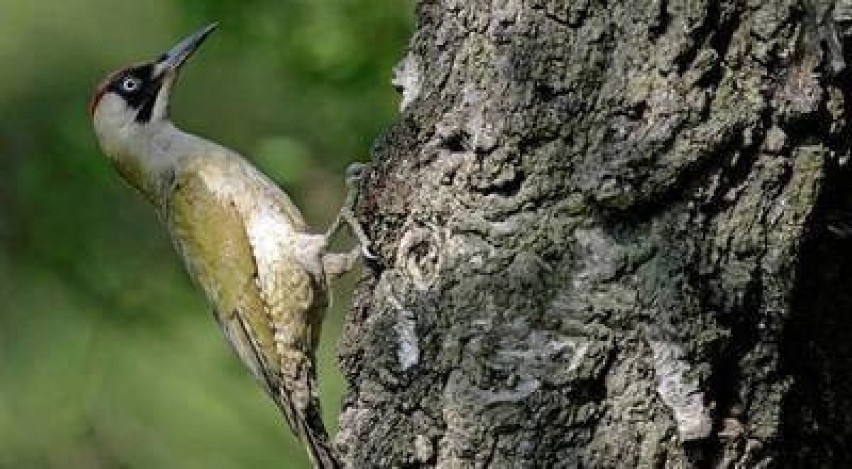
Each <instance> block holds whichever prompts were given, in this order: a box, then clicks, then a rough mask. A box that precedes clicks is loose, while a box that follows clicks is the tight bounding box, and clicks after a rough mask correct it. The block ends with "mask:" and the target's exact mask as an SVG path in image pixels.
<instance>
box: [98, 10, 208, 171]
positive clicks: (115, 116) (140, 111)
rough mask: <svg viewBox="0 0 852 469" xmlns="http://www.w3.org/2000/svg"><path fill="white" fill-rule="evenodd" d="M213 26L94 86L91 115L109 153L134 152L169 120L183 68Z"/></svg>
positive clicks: (100, 141)
mask: <svg viewBox="0 0 852 469" xmlns="http://www.w3.org/2000/svg"><path fill="white" fill-rule="evenodd" d="M214 29H216V24H211V25H209V26H206V27H204V28H202V29H201V30H199V31H197V32H195V33H193V34H191V35H189V36H187V37H186V38H185V39H183V40H182V41H180V42H179V43H178V44H177V45H175V46H174V47H172V48H171V49H170V50H169V51H168V52H166V53H164V54H162V55H160V56H159V57H158V58H157V59H156V60H153V61H150V62H145V63H141V64H137V65H133V66H130V67H127V68H123V69H121V70H118V71H116V72H113V73H111V74H109V75H108V76H107V77H106V78H105V79H104V80H103V81H102V82H101V83H100V84H99V85H98V86H97V87H96V88H95V90H94V92H93V93H92V99H91V101H90V102H89V114H90V116H91V118H92V121H93V123H94V127H95V133H96V134H97V137H98V141H99V143H100V145H101V147H102V148H103V150H104V152H106V153H107V155H109V156H110V157H112V158H120V157H122V155H119V154H118V153H122V152H128V151H132V148H133V147H134V146H135V145H138V144H139V142H138V140H139V139H140V137H144V136H145V135H146V134H148V133H149V130H150V129H154V128H157V127H162V124H163V123H167V122H168V121H169V99H170V96H171V90H172V87H173V85H174V83H175V82H176V81H177V77H178V74H179V72H180V69H181V67H182V66H183V64H184V63H186V61H187V59H188V58H189V57H190V56H191V55H192V54H193V52H195V51H196V50H197V49H198V47H199V46H200V45H201V43H202V42H204V39H206V38H207V36H208V35H210V33H211V32H213V30H214ZM134 156H136V155H134Z"/></svg>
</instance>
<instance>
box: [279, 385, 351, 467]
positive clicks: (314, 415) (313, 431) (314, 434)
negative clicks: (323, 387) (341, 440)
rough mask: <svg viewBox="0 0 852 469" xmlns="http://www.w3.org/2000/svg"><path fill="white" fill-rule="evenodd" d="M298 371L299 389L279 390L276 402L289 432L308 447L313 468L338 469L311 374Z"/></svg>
mask: <svg viewBox="0 0 852 469" xmlns="http://www.w3.org/2000/svg"><path fill="white" fill-rule="evenodd" d="M301 371H302V373H300V374H301V375H302V377H301V378H303V379H299V380H298V381H299V382H300V383H299V384H301V385H302V386H282V387H281V388H280V389H279V391H278V396H276V398H275V402H276V404H278V408H280V409H281V412H282V413H283V414H284V417H285V418H286V419H287V423H288V424H290V428H292V429H293V432H295V433H296V436H297V437H298V438H299V440H301V441H302V443H303V444H304V445H305V446H306V447H307V449H308V455H309V456H310V458H311V462H312V463H313V465H314V467H315V468H317V469H339V468H340V467H342V466H341V464H340V462H339V461H338V460H337V457H336V455H335V454H334V450H333V449H332V447H331V442H330V441H329V438H328V432H326V430H325V425H324V424H323V422H322V415H321V413H320V404H319V398H318V397H317V393H316V378H315V377H314V376H313V373H312V371H313V370H305V369H303V370H301ZM305 388H307V389H305Z"/></svg>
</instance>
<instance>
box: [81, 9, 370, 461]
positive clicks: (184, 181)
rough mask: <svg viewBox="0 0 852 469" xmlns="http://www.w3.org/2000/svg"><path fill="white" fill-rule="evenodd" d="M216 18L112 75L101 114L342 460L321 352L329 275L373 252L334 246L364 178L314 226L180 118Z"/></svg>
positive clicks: (268, 381)
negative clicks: (324, 227)
mask: <svg viewBox="0 0 852 469" xmlns="http://www.w3.org/2000/svg"><path fill="white" fill-rule="evenodd" d="M215 28H216V25H210V26H208V27H206V28H204V29H202V30H200V31H198V32H196V33H194V34H192V35H190V36H189V37H187V38H186V39H184V40H183V41H181V42H180V43H178V44H177V45H176V46H174V47H173V48H172V49H171V50H169V51H168V52H166V53H165V54H163V55H161V56H160V57H159V58H158V59H156V60H154V61H151V62H146V63H142V64H139V65H135V66H131V67H128V68H124V69H122V70H119V71H117V72H115V73H113V74H111V75H109V76H108V77H107V78H106V79H105V80H104V81H103V82H102V83H101V84H100V85H99V86H98V87H97V88H96V90H95V92H94V95H93V97H92V101H91V103H90V108H89V111H90V114H91V117H92V121H93V123H94V128H95V133H96V134H97V138H98V141H99V143H100V146H101V148H102V150H103V151H104V153H106V155H107V156H108V157H109V159H110V161H111V162H112V164H113V165H114V166H115V168H116V169H117V170H118V172H119V173H120V174H121V176H122V177H123V178H124V179H125V180H126V181H127V182H128V183H129V184H130V185H131V186H133V187H134V188H136V189H137V190H138V191H139V192H140V193H141V194H142V196H143V197H144V198H145V199H147V200H148V201H150V202H151V203H152V204H153V205H154V206H155V208H156V210H157V212H158V215H159V216H160V218H161V219H162V220H163V222H164V223H165V225H166V227H167V228H168V231H169V233H170V235H171V237H172V239H173V241H174V245H175V247H176V249H177V251H178V253H179V254H180V256H181V257H182V258H183V260H184V263H185V264H186V267H187V270H188V271H189V273H190V275H191V276H192V277H193V278H194V280H195V281H196V283H197V284H198V285H200V286H201V288H202V289H203V290H204V292H205V293H206V295H207V298H208V300H209V302H210V303H211V304H212V306H213V309H214V312H215V316H216V319H217V321H218V323H219V325H220V326H221V327H222V329H223V330H224V332H225V336H226V337H227V339H228V341H229V342H230V343H231V345H232V346H233V347H234V349H236V352H237V354H238V355H239V357H240V358H241V359H242V361H243V362H244V363H245V364H246V366H248V368H249V369H250V370H251V372H252V373H253V374H254V376H255V378H257V380H258V381H259V382H260V383H261V384H262V386H263V388H264V389H265V390H266V392H267V393H269V395H270V396H271V397H272V399H273V400H274V401H275V403H276V404H277V405H278V407H279V408H280V409H281V411H282V413H283V414H284V416H285V417H286V419H287V421H288V423H289V424H290V426H291V428H292V429H293V431H294V432H295V433H296V434H297V436H298V437H299V438H300V439H301V440H302V441H303V443H304V444H305V445H306V446H307V448H308V451H309V454H310V457H311V460H312V461H313V463H314V465H315V466H316V467H323V468H325V467H338V466H339V464H338V462H337V461H336V459H335V456H334V453H333V451H332V449H331V447H330V444H329V441H328V435H327V433H326V431H325V428H324V426H323V423H322V420H321V418H320V411H319V400H318V398H317V385H316V370H315V366H314V351H315V349H316V346H317V340H318V338H319V334H320V326H321V323H322V319H323V315H324V313H325V310H326V308H327V306H328V303H329V292H328V286H329V280H330V278H333V277H335V276H337V275H340V274H342V273H345V272H347V271H348V270H350V269H351V268H352V266H353V265H354V263H355V262H356V261H357V259H358V257H359V255H360V254H361V251H359V248H357V247H356V248H355V249H354V250H353V251H352V252H349V253H330V252H328V251H327V244H328V240H329V238H330V237H331V236H332V235H333V234H334V233H335V232H336V231H337V230H338V228H339V227H340V226H341V220H343V221H346V222H347V223H348V224H349V225H350V227H351V228H352V229H353V231H354V233H355V235H356V236H357V237H358V238H359V241H360V245H361V246H363V252H364V253H366V252H367V251H366V237H365V236H364V234H363V232H362V231H361V230H360V228H359V226H358V224H357V223H356V222H355V220H354V217H353V216H352V211H351V210H350V209H351V205H352V203H353V202H354V198H355V189H354V188H355V184H354V182H355V180H356V179H357V178H358V177H359V174H358V173H359V172H360V167H359V166H354V165H353V167H352V168H351V169H350V172H349V174H348V182H350V185H349V196H348V197H347V203H346V204H345V205H344V207H343V208H342V209H341V212H340V216H338V219H337V221H335V223H334V225H333V227H332V228H330V230H329V231H328V232H327V233H326V234H324V235H319V234H311V233H309V232H308V227H307V226H306V224H305V221H304V220H303V218H302V215H301V213H300V212H299V209H298V208H297V207H296V206H295V205H294V204H293V202H291V201H290V198H289V197H288V196H287V195H286V194H285V193H284V192H283V191H282V190H281V189H279V188H278V186H276V185H275V184H274V183H273V182H272V181H270V180H269V179H268V178H267V177H265V176H264V175H263V174H261V173H260V172H259V171H258V170H257V169H256V168H255V167H254V166H252V165H251V164H250V163H249V162H248V161H246V160H245V159H243V158H242V157H241V156H240V155H239V154H237V153H235V152H234V151H231V150H229V149H227V148H225V147H222V146H220V145H218V144H216V143H213V142H211V141H208V140H205V139H203V138H201V137H198V136H195V135H192V134H190V133H187V132H184V131H182V130H180V129H178V128H177V127H175V126H174V125H173V124H172V122H171V120H170V119H169V98H170V93H171V91H172V87H173V86H174V84H175V82H176V80H177V77H178V72H179V71H180V69H181V66H182V65H183V64H184V63H185V62H186V60H187V59H188V58H189V57H190V56H191V55H192V53H193V52H194V51H195V50H196V49H197V48H198V46H199V45H200V44H201V43H202V42H203V41H204V39H205V38H206V37H207V36H208V35H209V34H210V33H211V32H212V31H213V30H214V29H215Z"/></svg>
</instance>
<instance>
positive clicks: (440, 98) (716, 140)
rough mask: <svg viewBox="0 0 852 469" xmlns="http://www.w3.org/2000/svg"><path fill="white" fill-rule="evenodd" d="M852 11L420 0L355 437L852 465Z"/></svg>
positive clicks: (362, 451) (349, 433)
mask: <svg viewBox="0 0 852 469" xmlns="http://www.w3.org/2000/svg"><path fill="white" fill-rule="evenodd" d="M850 19H852V8H850V6H849V5H848V2H843V1H839V2H833V1H819V0H813V1H805V0H741V1H736V0H722V1H714V0H646V1H611V0H610V1H606V0H571V1H568V0H423V1H420V2H419V4H418V6H417V29H416V32H415V34H414V36H413V38H412V40H411V43H410V47H409V50H408V53H407V55H406V57H405V58H404V60H402V62H401V63H400V65H399V67H398V69H397V70H396V77H395V84H396V85H397V86H398V87H399V88H400V90H401V92H402V106H403V109H402V118H401V119H400V121H399V122H398V123H397V124H395V125H394V126H393V127H392V128H390V129H389V130H388V132H387V133H386V135H384V136H383V137H382V138H380V139H379V141H378V142H377V144H376V147H375V151H374V155H373V158H374V165H373V168H372V171H371V173H370V174H369V176H368V178H367V179H366V180H365V181H364V185H363V195H362V198H361V201H360V203H359V208H358V210H359V217H360V218H361V220H362V221H363V222H364V223H365V224H366V225H367V228H368V232H369V235H370V237H371V238H372V239H373V240H374V246H373V250H374V251H375V253H376V254H377V255H378V260H377V261H376V262H375V263H373V264H372V265H371V267H370V268H369V269H368V270H367V273H366V275H365V280H364V282H363V283H362V286H361V287H360V290H359V293H358V295H357V298H356V303H355V307H354V309H353V311H352V313H351V314H350V316H349V318H348V320H347V330H346V332H345V335H344V338H343V339H342V341H341V343H340V357H341V365H342V367H343V371H344V374H345V375H346V377H347V380H348V384H349V386H350V389H349V392H348V395H347V397H346V401H345V403H344V410H343V413H342V415H341V420H340V425H341V429H340V432H339V435H338V438H337V443H338V445H339V448H340V449H341V452H342V454H343V458H344V460H345V461H346V462H347V463H348V464H350V465H351V466H353V467H402V466H409V467H416V466H424V467H433V466H434V467H452V468H455V467H832V466H833V467H844V465H845V467H852V339H849V338H848V336H849V335H850V331H852V267H850V264H852V239H850V238H849V236H847V235H846V234H844V233H843V231H844V223H843V218H845V217H849V215H852V184H850V182H852V177H850V171H849V169H848V168H847V165H846V159H847V158H848V154H849V148H850V145H849V143H850V139H849V129H848V127H847V121H846V114H847V107H848V105H849V103H850V100H849V98H850V96H849V95H848V93H849V91H850V86H849V85H850V83H852V81H850V79H849V72H848V70H847V67H846V61H847V58H846V57H845V56H844V49H845V47H844V46H845V42H846V36H847V30H846V27H847V26H848V25H849V24H850ZM846 49H847V50H848V48H846ZM849 218H852V217H849Z"/></svg>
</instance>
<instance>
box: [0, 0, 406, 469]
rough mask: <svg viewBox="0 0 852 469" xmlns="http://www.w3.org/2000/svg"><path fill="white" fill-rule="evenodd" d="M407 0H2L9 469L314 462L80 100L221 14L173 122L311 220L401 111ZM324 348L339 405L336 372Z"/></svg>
mask: <svg viewBox="0 0 852 469" xmlns="http://www.w3.org/2000/svg"><path fill="white" fill-rule="evenodd" d="M411 13H412V6H411V4H410V3H407V2H400V1H399V0H287V1H272V0H256V1H242V2H234V1H225V0H181V1H167V0H151V1H148V2H137V3H134V4H125V3H116V2H113V1H107V0H45V1H41V2H28V1H24V0H6V1H4V2H2V4H0V23H2V25H3V26H2V28H0V60H2V61H3V63H4V64H5V66H4V67H3V71H2V72H0V467H2V468H5V467H10V468H11V467H14V468H18V467H26V468H42V467H47V468H53V467H56V468H60V467H61V468H67V467H85V468H99V467H104V468H114V467H127V468H132V467H144V468H148V467H163V468H172V467H174V468H194V467H198V468H201V467H203V468H205V469H209V468H244V467H303V466H305V465H306V458H305V457H304V455H303V451H302V450H301V449H300V448H299V447H298V446H297V445H296V444H295V443H294V441H293V439H292V437H291V436H290V432H289V431H288V430H287V429H286V428H285V426H284V424H283V422H282V420H281V419H280V418H279V417H278V415H277V414H276V411H275V409H274V407H273V405H272V404H271V402H270V401H269V400H268V399H267V398H266V397H265V396H263V395H262V393H261V391H260V389H259V388H258V387H257V386H256V385H255V384H254V382H253V381H252V379H251V378H250V376H249V374H248V373H247V372H246V371H245V370H244V369H243V368H242V366H241V365H240V364H239V363H238V360H237V359H236V358H235V357H234V356H233V354H232V353H231V352H230V350H229V349H228V348H227V346H226V344H225V341H224V340H223V339H222V337H221V333H220V332H219V331H218V329H217V327H216V325H215V324H214V322H213V319H212V317H211V315H210V314H209V313H208V312H207V308H206V305H205V303H204V301H203V298H202V297H201V294H200V293H199V292H198V291H197V290H196V289H195V288H194V287H193V286H192V285H191V284H190V283H189V281H188V279H187V278H186V276H185V274H184V273H183V271H182V267H181V266H180V265H179V263H178V262H177V260H176V258H175V256H174V254H173V253H172V250H171V246H170V244H169V242H168V240H167V239H166V236H165V234H164V233H163V230H162V229H161V227H160V226H159V225H158V222H157V220H156V218H155V217H154V215H153V213H152V211H151V210H150V208H149V207H147V206H146V205H145V204H144V203H143V202H142V201H141V200H139V198H138V197H137V196H136V194H134V193H132V191H131V190H130V189H129V188H127V187H126V186H125V185H124V184H122V183H121V182H120V181H119V179H118V177H117V176H116V175H115V174H114V173H113V171H112V169H111V168H110V167H109V166H108V164H107V162H106V160H105V158H103V156H102V155H101V153H100V151H99V150H98V149H97V148H96V145H95V140H94V136H93V134H92V130H91V126H90V124H89V119H88V116H87V114H86V110H85V109H86V102H87V100H88V97H89V92H90V90H91V88H92V87H93V86H94V85H95V84H96V83H97V81H98V80H100V79H101V78H102V77H103V75H105V74H106V73H107V72H109V71H111V70H112V69H115V68H118V67H121V66H123V65H126V64H128V63H130V62H134V61H139V60H144V59H147V58H152V57H154V56H155V55H156V54H157V53H159V52H161V51H162V50H164V49H165V48H167V47H168V46H170V45H171V44H172V42H174V41H175V40H176V39H178V38H179V37H181V35H183V34H184V33H187V32H190V31H192V30H194V29H195V28H196V27H198V26H200V25H202V24H204V23H206V22H210V21H219V22H220V24H221V29H220V30H219V31H218V32H217V33H216V34H215V35H214V36H213V37H212V38H211V39H210V40H209V41H208V42H207V43H206V44H205V45H204V47H203V48H202V50H201V51H200V52H199V54H198V55H197V56H196V57H195V58H194V59H193V61H192V62H191V63H190V64H189V65H188V66H187V68H186V70H185V72H184V76H183V78H182V80H181V83H180V84H179V88H178V90H177V92H176V97H175V100H176V101H175V103H174V106H173V110H174V115H175V120H176V121H178V122H179V123H180V124H181V125H182V126H183V127H185V128H187V129H191V130H193V131H196V132H198V133H200V134H202V135H207V136H209V137H212V138H214V139H215V140H217V141H219V142H221V143H223V144H226V145H228V146H231V147H234V148H236V149H238V150H241V151H242V152H243V153H244V154H246V155H247V156H249V157H252V158H254V159H255V160H256V162H257V163H258V165H259V166H261V167H262V168H263V169H264V170H265V171H267V172H268V173H270V175H271V176H272V177H274V178H275V179H276V180H277V181H279V182H280V183H282V184H283V185H284V186H285V187H286V188H287V190H288V191H289V192H290V193H291V194H292V195H293V196H294V198H295V199H296V201H297V203H299V204H300V206H302V207H303V208H304V210H305V212H306V215H307V217H308V218H309V220H310V222H311V223H312V225H313V226H315V227H317V229H318V230H319V229H321V228H323V227H324V226H325V225H326V224H327V223H328V221H329V220H330V219H331V218H332V217H333V215H334V212H335V210H336V208H337V204H339V202H340V201H341V199H342V191H343V184H342V181H341V178H342V168H344V167H345V166H346V164H347V163H348V162H350V161H353V160H362V161H363V160H366V159H368V150H369V147H370V145H371V142H372V140H373V139H374V138H375V136H376V135H377V133H378V132H379V131H380V129H382V128H383V127H385V126H387V125H388V124H389V123H390V122H391V121H392V119H393V118H394V115H395V107H396V102H397V100H396V97H395V95H394V93H393V90H392V89H391V87H390V84H389V81H390V71H391V69H392V67H393V64H394V63H395V62H396V61H397V60H398V59H399V58H400V57H401V56H402V54H403V50H404V47H405V41H406V39H407V35H408V32H409V29H410V27H411V25H410V19H411ZM336 300H337V301H336V308H335V309H334V310H333V311H331V312H330V313H329V316H328V317H329V320H328V322H327V326H326V332H327V333H326V335H325V342H324V344H323V346H322V348H321V350H320V356H321V357H320V358H321V367H322V370H324V372H323V374H322V375H321V377H320V383H321V386H322V389H323V393H324V394H323V401H324V404H325V411H326V417H327V419H326V420H327V422H329V423H330V424H332V425H333V422H334V421H335V416H336V413H337V412H338V410H339V399H340V395H341V393H342V386H343V384H342V379H341V377H340V376H339V374H338V373H337V372H336V371H334V363H333V356H334V350H333V344H334V341H335V339H336V337H337V336H338V334H339V331H340V326H341V317H342V311H343V309H344V308H345V307H346V306H347V304H348V291H347V289H346V288H344V289H342V290H339V291H338V292H337V295H336Z"/></svg>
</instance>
